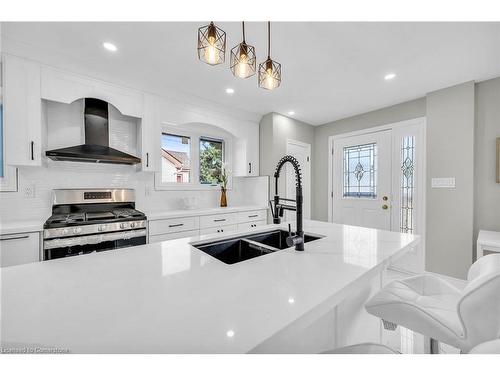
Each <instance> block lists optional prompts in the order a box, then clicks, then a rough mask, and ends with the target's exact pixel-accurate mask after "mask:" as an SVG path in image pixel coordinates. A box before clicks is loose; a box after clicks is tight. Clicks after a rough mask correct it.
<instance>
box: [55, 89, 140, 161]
mask: <svg viewBox="0 0 500 375" xmlns="http://www.w3.org/2000/svg"><path fill="white" fill-rule="evenodd" d="M84 100H85V102H84V104H85V110H84V123H85V144H83V145H78V146H72V147H65V148H59V149H57V150H50V151H46V152H45V155H47V157H49V158H50V159H52V160H57V161H79V162H88V163H111V164H138V163H140V162H141V159H139V158H138V157H136V156H133V155H129V154H127V153H125V152H122V151H118V150H116V149H114V148H111V147H109V121H108V103H107V102H105V101H103V100H99V99H94V98H85V99H84Z"/></svg>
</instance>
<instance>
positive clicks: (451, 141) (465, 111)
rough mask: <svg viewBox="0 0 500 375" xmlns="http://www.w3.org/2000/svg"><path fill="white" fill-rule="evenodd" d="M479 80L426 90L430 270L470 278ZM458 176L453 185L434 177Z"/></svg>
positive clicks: (427, 235)
mask: <svg viewBox="0 0 500 375" xmlns="http://www.w3.org/2000/svg"><path fill="white" fill-rule="evenodd" d="M474 110H475V108H474V82H467V83H463V84H461V85H457V86H453V87H449V88H446V89H442V90H439V91H435V92H432V93H430V94H428V95H427V110H426V112H427V192H426V194H427V202H426V203H427V207H426V221H427V222H426V269H427V270H428V271H431V272H439V273H444V274H446V275H450V276H454V277H460V278H465V277H466V275H467V270H468V269H469V267H470V265H471V264H472V239H473V217H474V209H473V198H474V196H473V194H474ZM436 177H454V178H455V181H456V187H455V188H454V189H443V188H441V189H435V188H431V179H432V178H436Z"/></svg>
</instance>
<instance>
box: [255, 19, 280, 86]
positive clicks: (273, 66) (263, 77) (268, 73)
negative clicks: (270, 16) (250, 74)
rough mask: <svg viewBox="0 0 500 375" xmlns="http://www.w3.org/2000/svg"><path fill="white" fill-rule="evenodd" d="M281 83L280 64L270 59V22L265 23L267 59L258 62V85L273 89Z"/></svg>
mask: <svg viewBox="0 0 500 375" xmlns="http://www.w3.org/2000/svg"><path fill="white" fill-rule="evenodd" d="M280 84H281V64H280V63H279V62H276V61H273V60H271V22H268V23H267V60H266V61H264V62H263V63H262V64H259V87H261V88H263V89H266V90H274V89H275V88H277V87H279V85H280Z"/></svg>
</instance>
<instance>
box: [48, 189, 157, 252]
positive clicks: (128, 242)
mask: <svg viewBox="0 0 500 375" xmlns="http://www.w3.org/2000/svg"><path fill="white" fill-rule="evenodd" d="M146 219H147V218H146V215H145V214H144V213H142V212H141V211H138V210H136V209H135V193H134V190H131V189H84V190H83V189H65V190H54V192H53V206H52V216H51V217H50V218H48V219H47V221H46V222H45V224H44V232H43V238H44V260H49V259H55V258H62V257H67V256H73V255H81V254H87V253H90V252H94V251H104V250H112V249H117V248H122V247H128V246H134V245H140V244H144V243H146V228H147V221H146Z"/></svg>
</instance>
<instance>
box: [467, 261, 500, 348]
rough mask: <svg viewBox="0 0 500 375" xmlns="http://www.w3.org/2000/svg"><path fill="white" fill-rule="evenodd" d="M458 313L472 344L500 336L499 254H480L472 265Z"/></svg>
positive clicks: (468, 339) (468, 340) (471, 345)
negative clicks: (482, 255) (481, 255)
mask: <svg viewBox="0 0 500 375" xmlns="http://www.w3.org/2000/svg"><path fill="white" fill-rule="evenodd" d="M458 315H459V317H460V319H461V321H462V325H463V329H464V335H465V339H466V341H467V342H469V343H470V348H472V347H473V346H475V345H477V344H479V343H481V342H484V341H488V340H493V339H496V338H499V337H500V254H490V255H486V256H484V257H481V258H479V260H477V261H476V262H475V263H474V264H473V265H472V266H471V268H470V269H469V273H468V275H467V286H466V287H465V289H464V290H463V292H462V297H461V298H460V300H459V302H458Z"/></svg>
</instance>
